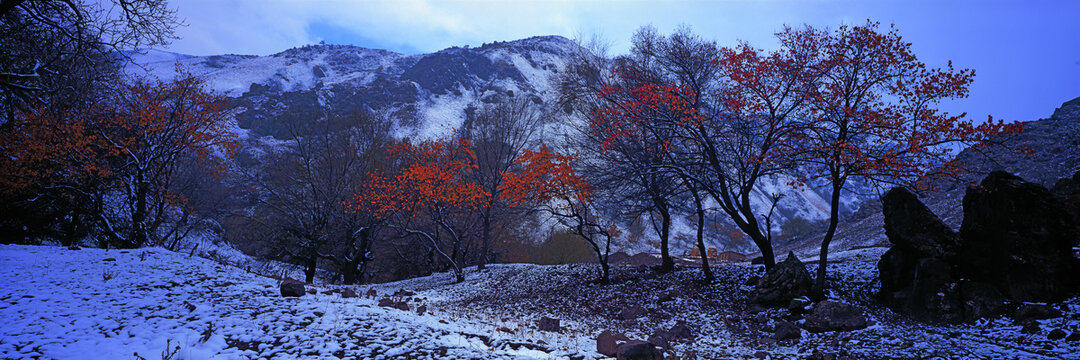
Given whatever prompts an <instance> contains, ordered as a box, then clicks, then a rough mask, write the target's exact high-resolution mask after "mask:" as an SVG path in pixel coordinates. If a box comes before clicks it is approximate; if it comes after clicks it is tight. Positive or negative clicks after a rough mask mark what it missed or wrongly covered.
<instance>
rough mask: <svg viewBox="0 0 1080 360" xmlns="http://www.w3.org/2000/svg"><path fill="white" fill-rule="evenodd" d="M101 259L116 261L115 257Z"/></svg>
mask: <svg viewBox="0 0 1080 360" xmlns="http://www.w3.org/2000/svg"><path fill="white" fill-rule="evenodd" d="M101 261H116V258H104V259H101Z"/></svg>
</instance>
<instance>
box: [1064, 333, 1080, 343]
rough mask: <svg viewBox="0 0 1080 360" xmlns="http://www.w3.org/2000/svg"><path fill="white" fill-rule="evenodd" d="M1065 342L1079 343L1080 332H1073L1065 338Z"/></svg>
mask: <svg viewBox="0 0 1080 360" xmlns="http://www.w3.org/2000/svg"><path fill="white" fill-rule="evenodd" d="M1065 341H1068V342H1077V341H1080V331H1073V332H1072V333H1070V334H1069V336H1067V337H1065Z"/></svg>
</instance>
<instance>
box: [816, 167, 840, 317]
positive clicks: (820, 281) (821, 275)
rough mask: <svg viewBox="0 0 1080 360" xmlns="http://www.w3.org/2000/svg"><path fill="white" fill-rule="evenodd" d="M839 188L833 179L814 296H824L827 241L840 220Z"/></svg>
mask: <svg viewBox="0 0 1080 360" xmlns="http://www.w3.org/2000/svg"><path fill="white" fill-rule="evenodd" d="M840 189H841V184H840V183H839V182H836V181H834V182H833V186H832V196H831V199H830V201H829V207H830V209H829V229H828V230H826V231H825V238H823V239H822V240H821V252H820V253H818V268H817V279H816V280H815V281H814V291H813V293H814V297H815V298H816V299H824V298H825V269H826V268H827V267H828V264H829V261H828V260H829V243H830V242H832V239H833V236H834V235H835V234H836V225H837V223H839V222H840V216H839V215H840Z"/></svg>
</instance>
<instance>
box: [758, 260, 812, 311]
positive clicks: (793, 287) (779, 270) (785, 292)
mask: <svg viewBox="0 0 1080 360" xmlns="http://www.w3.org/2000/svg"><path fill="white" fill-rule="evenodd" d="M811 286H813V279H811V278H810V273H809V272H807V271H806V266H804V265H803V263H802V262H801V261H799V259H798V258H797V257H795V253H793V252H789V253H788V257H787V259H786V260H784V261H782V262H780V263H778V264H776V266H773V268H772V269H770V270H769V271H768V272H766V273H765V277H764V278H762V279H761V281H759V282H758V284H757V287H755V288H754V291H753V292H751V296H750V302H752V303H755V304H759V305H762V306H765V307H782V306H787V305H788V304H789V303H790V302H791V299H794V298H797V297H801V296H807V295H809V294H810V288H811Z"/></svg>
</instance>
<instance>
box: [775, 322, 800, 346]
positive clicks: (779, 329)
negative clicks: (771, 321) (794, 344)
mask: <svg viewBox="0 0 1080 360" xmlns="http://www.w3.org/2000/svg"><path fill="white" fill-rule="evenodd" d="M800 337H802V330H800V329H799V327H798V326H795V323H792V322H790V321H779V322H777V323H776V329H775V330H774V331H773V335H772V338H773V339H775V340H778V341H783V340H792V339H798V338H800Z"/></svg>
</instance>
